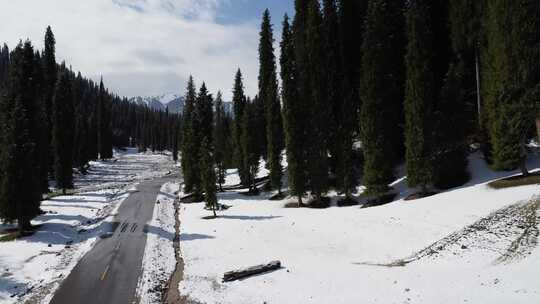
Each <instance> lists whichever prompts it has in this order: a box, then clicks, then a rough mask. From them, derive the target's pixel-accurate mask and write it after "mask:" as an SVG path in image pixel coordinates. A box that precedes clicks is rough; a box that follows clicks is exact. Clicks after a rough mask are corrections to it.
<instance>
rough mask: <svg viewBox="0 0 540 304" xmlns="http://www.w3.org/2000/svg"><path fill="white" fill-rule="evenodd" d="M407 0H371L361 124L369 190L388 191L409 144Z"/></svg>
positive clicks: (375, 192)
mask: <svg viewBox="0 0 540 304" xmlns="http://www.w3.org/2000/svg"><path fill="white" fill-rule="evenodd" d="M403 8H404V3H403V1H393V0H392V1H388V0H373V1H371V2H370V3H369V7H368V12H367V17H366V23H365V31H364V42H363V46H362V74H361V87H360V92H361V98H362V109H361V116H360V130H361V132H362V150H363V153H364V167H363V170H364V176H363V184H364V185H365V186H366V187H367V189H366V193H367V194H369V195H373V196H381V195H384V194H385V193H386V192H387V191H388V190H390V189H389V186H388V185H389V184H390V183H391V182H392V181H393V180H394V168H395V166H396V165H397V163H398V161H399V159H400V155H398V153H399V151H401V150H403V148H401V146H402V145H403V140H402V136H401V134H402V132H403V130H402V129H401V127H400V124H399V123H398V122H399V121H400V117H401V116H402V111H403V106H402V104H401V102H402V100H403V86H404V63H403V57H404V51H405V50H404V37H403V34H402V30H403V26H404V18H403Z"/></svg>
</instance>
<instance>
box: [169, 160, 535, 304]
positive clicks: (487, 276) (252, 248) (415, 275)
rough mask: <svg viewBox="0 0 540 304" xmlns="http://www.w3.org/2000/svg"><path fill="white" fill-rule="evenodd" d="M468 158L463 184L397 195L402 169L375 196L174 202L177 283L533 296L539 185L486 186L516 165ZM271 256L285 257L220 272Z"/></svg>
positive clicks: (248, 294) (389, 299) (240, 290)
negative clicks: (365, 201)
mask: <svg viewBox="0 0 540 304" xmlns="http://www.w3.org/2000/svg"><path fill="white" fill-rule="evenodd" d="M531 158H533V160H532V161H531V162H530V168H535V169H539V168H540V158H539V157H538V156H533V157H531ZM470 160H471V164H470V166H471V172H472V173H473V178H472V180H471V182H469V183H468V184H467V185H465V186H463V187H460V188H458V189H453V190H450V191H446V192H443V193H440V194H438V195H435V196H432V197H428V198H424V199H419V200H413V201H404V200H403V199H402V198H403V197H405V196H406V195H408V194H409V193H410V191H411V190H409V189H407V187H405V185H404V183H405V179H401V180H398V181H397V182H396V183H395V184H394V188H395V189H397V190H398V191H399V192H400V193H399V197H398V198H399V199H398V200H396V201H394V202H392V203H390V204H387V205H384V206H380V207H373V208H364V209H363V208H361V206H352V207H331V208H328V209H322V210H320V209H285V208H283V205H284V204H285V202H287V200H285V201H270V200H269V199H268V198H269V197H270V196H271V195H272V194H271V193H263V194H262V195H261V196H258V197H248V196H244V195H242V194H237V193H235V192H226V193H222V194H220V195H219V198H220V203H222V204H226V205H230V206H232V207H231V208H230V209H228V210H227V211H223V212H221V213H220V216H219V218H217V219H212V220H204V219H202V217H204V216H208V215H210V212H209V211H207V210H204V209H203V206H202V205H201V204H183V205H181V212H180V217H181V250H182V256H183V259H184V262H185V268H184V281H183V282H181V283H180V286H179V289H180V292H181V294H183V295H187V296H188V297H189V299H190V300H191V302H193V303H235V304H239V303H268V304H271V303H321V304H322V303H467V302H468V303H538V301H540V285H539V284H538V282H539V276H540V270H539V269H540V250H539V249H538V248H537V242H538V234H539V233H538V227H539V226H538V222H539V221H540V211H539V209H540V196H537V195H540V188H539V186H538V185H533V186H523V187H517V188H509V189H503V190H494V189H491V188H489V187H488V186H487V185H486V183H487V182H488V181H491V180H493V179H496V178H500V177H503V176H508V175H512V174H515V173H512V172H510V173H500V172H499V173H498V172H493V171H491V170H489V169H488V168H487V167H486V166H485V164H484V162H483V161H482V160H481V159H480V158H479V156H478V155H477V154H475V155H472V156H471V159H470ZM233 179H234V178H232V179H231V180H230V183H234V182H236V181H235V180H233ZM334 199H335V197H334ZM290 200H293V199H292V198H291V199H290ZM272 260H280V261H281V263H282V266H283V268H282V269H280V270H277V271H274V272H271V273H266V274H262V275H258V276H255V277H251V278H247V279H244V280H241V281H235V282H230V283H222V282H221V279H222V277H223V274H224V273H225V272H227V271H230V270H234V269H237V268H243V267H247V266H253V265H258V264H263V263H268V262H270V261H272ZM188 302H189V301H188Z"/></svg>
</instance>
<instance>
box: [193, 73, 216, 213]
mask: <svg viewBox="0 0 540 304" xmlns="http://www.w3.org/2000/svg"><path fill="white" fill-rule="evenodd" d="M212 103H213V100H212V96H211V95H210V94H209V93H208V90H207V88H206V84H205V83H204V82H203V84H202V85H201V88H200V89H199V94H198V96H197V103H196V104H195V112H194V115H193V132H194V144H195V147H196V150H195V151H196V154H194V157H195V159H194V160H195V161H196V162H198V164H197V168H198V171H196V174H198V177H197V179H196V181H197V183H196V184H194V186H195V193H202V191H205V187H207V185H206V183H208V181H205V180H204V178H206V177H205V176H206V175H205V174H207V171H208V170H210V169H208V166H211V168H212V170H214V161H213V160H212V159H211V160H208V159H206V158H208V157H213V153H214V151H213V149H212V143H213V139H212V133H213V131H214V127H213V112H212V106H213V105H212ZM203 145H206V146H204V147H203ZM204 149H210V150H204ZM205 161H210V163H209V164H207V163H205ZM205 166H206V167H205ZM215 180H216V178H215V173H213V182H214V183H215ZM214 192H215V185H214ZM207 203H208V202H207Z"/></svg>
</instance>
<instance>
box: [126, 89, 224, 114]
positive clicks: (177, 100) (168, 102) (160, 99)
mask: <svg viewBox="0 0 540 304" xmlns="http://www.w3.org/2000/svg"><path fill="white" fill-rule="evenodd" d="M129 101H131V102H135V103H138V104H140V105H145V106H147V107H149V108H151V109H153V110H157V111H165V110H167V109H168V110H169V113H182V111H184V96H182V95H179V94H174V93H169V94H163V95H159V96H146V97H142V96H137V97H133V98H131V99H130V100H129ZM223 107H224V109H225V112H227V113H229V114H232V113H233V103H232V102H229V101H225V102H223Z"/></svg>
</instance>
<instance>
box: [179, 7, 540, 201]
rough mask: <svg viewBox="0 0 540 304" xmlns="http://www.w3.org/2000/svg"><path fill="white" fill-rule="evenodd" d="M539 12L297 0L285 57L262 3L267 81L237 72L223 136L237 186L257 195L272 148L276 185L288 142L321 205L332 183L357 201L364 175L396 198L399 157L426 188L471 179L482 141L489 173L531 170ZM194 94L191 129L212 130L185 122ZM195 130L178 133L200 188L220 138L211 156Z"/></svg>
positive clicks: (286, 32)
mask: <svg viewBox="0 0 540 304" xmlns="http://www.w3.org/2000/svg"><path fill="white" fill-rule="evenodd" d="M321 5H322V6H321ZM538 16H540V2H538V1H533V0H517V1H516V0H489V1H488V0H455V1H449V0H408V1H405V0H397V1H395V0H323V1H322V3H321V2H320V1H318V0H295V16H294V18H293V20H290V19H289V17H288V16H285V17H284V20H283V23H282V35H281V38H282V40H281V42H280V51H281V52H280V54H281V55H280V58H279V62H277V61H278V60H277V59H276V57H275V55H274V54H275V50H274V38H273V28H272V23H271V18H270V13H269V11H268V10H266V11H265V12H264V13H263V17H262V24H261V31H260V42H259V61H260V70H259V79H258V80H259V91H258V94H257V96H255V97H254V98H253V99H250V98H249V97H247V96H246V95H245V93H244V88H243V84H242V81H243V80H242V74H241V71H240V70H238V72H237V74H236V76H235V81H234V87H233V103H234V115H233V117H232V121H231V125H230V126H228V129H227V130H228V133H227V134H229V136H230V138H229V137H227V138H226V139H225V141H231V142H232V146H233V147H234V149H233V150H232V151H231V150H230V149H229V150H227V151H228V152H227V153H228V154H229V155H230V153H231V152H232V159H233V167H234V168H237V169H238V173H239V177H240V180H241V183H242V184H243V185H244V186H246V187H249V188H250V190H251V191H256V189H257V188H256V187H255V177H256V175H257V170H258V168H259V161H260V159H261V158H264V159H265V160H266V164H267V168H268V169H269V170H270V185H271V188H272V189H274V190H277V191H278V193H280V192H281V187H282V180H283V167H282V155H283V151H285V153H286V159H287V164H288V165H287V168H286V169H287V177H288V186H289V189H290V191H291V194H292V195H295V196H297V197H298V204H299V205H304V204H305V203H304V202H303V197H305V196H306V194H308V193H309V194H311V197H312V198H313V199H312V201H311V202H310V203H320V202H323V201H324V200H325V198H324V195H325V194H326V193H327V192H328V190H330V189H331V188H332V189H336V190H337V191H338V192H339V193H342V194H344V196H345V200H344V203H346V202H351V201H353V198H352V194H353V193H354V191H355V189H356V186H357V184H358V182H359V180H360V178H361V180H362V183H363V185H365V187H366V189H365V194H366V195H368V196H369V197H370V198H372V199H373V200H374V201H375V202H377V201H380V200H384V199H387V198H388V197H389V196H390V197H392V195H393V194H392V193H393V192H392V188H391V186H390V184H391V183H392V182H393V181H394V180H395V179H396V174H397V172H396V170H397V167H398V166H399V165H400V164H404V166H405V169H406V174H407V183H408V186H410V187H415V188H418V190H419V193H420V194H422V195H423V194H426V193H427V192H430V191H434V190H436V189H446V188H451V187H456V186H459V185H462V184H464V183H466V182H467V181H468V180H469V179H470V172H468V156H469V154H470V151H471V145H472V144H476V143H479V144H480V146H481V148H482V152H483V155H484V158H485V160H486V161H487V162H488V163H489V164H490V165H491V167H492V168H493V169H495V170H512V169H516V168H521V170H522V172H523V174H524V175H526V174H528V171H527V168H526V165H525V164H526V157H527V152H526V143H527V141H528V140H530V139H531V138H532V137H533V134H534V122H535V119H536V118H537V117H538V114H539V113H538V111H539V100H540V68H539V66H540V36H539V33H540V20H537V19H538V18H537V17H538ZM277 64H279V65H280V72H279V76H280V78H281V83H280V84H281V85H280V86H279V84H278V73H277ZM188 100H191V102H195V105H192V106H191V107H190V108H188V107H187V108H186V111H185V114H184V122H185V124H184V128H183V134H184V138H188V136H189V135H188V133H190V132H192V133H197V132H210V131H209V130H206V131H203V130H200V129H198V126H197V125H196V124H193V123H191V122H190V121H191V119H192V118H191V117H194V116H190V115H191V113H194V112H197V111H194V110H193V109H194V108H196V105H197V104H198V102H200V101H197V98H196V96H195V93H194V91H193V90H192V89H188ZM193 111H194V112H193ZM198 115H200V114H198ZM205 115H210V113H206V114H205ZM216 117H218V115H216ZM199 123H200V122H199ZM205 127H207V126H205ZM215 128H216V129H218V130H219V128H220V127H219V126H215ZM224 136H226V135H223V134H221V135H219V136H216V137H215V138H214V140H216V141H217V140H220V141H223V140H224V139H223V138H222V137H224ZM198 138H199V139H198V140H197V144H193V143H190V142H183V150H182V155H183V161H182V164H183V170H184V177H185V178H186V189H185V190H186V192H192V191H194V192H197V193H202V192H203V191H204V187H202V186H201V185H202V184H201V183H202V181H203V180H204V176H202V175H198V176H196V175H197V174H193V173H192V172H197V171H198V170H196V169H195V167H194V166H195V165H194V164H196V163H198V164H199V165H201V166H202V165H203V163H204V162H202V161H201V159H203V158H204V157H207V156H208V155H209V154H206V152H208V151H215V152H217V151H220V150H221V148H220V147H221V145H222V143H217V142H215V143H214V146H213V147H212V149H210V150H208V151H206V152H204V153H202V152H200V151H199V150H197V149H194V148H189V147H193V146H197V147H201V146H204V145H200V144H199V143H202V141H203V140H206V141H209V140H210V139H209V138H204V136H200V135H198ZM190 145H191V146H190ZM208 153H211V152H208ZM203 156H204V157H203ZM206 162H207V160H206ZM218 163H219V161H218ZM219 172H220V174H219V175H222V174H223V173H222V171H219ZM190 174H191V175H190Z"/></svg>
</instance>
